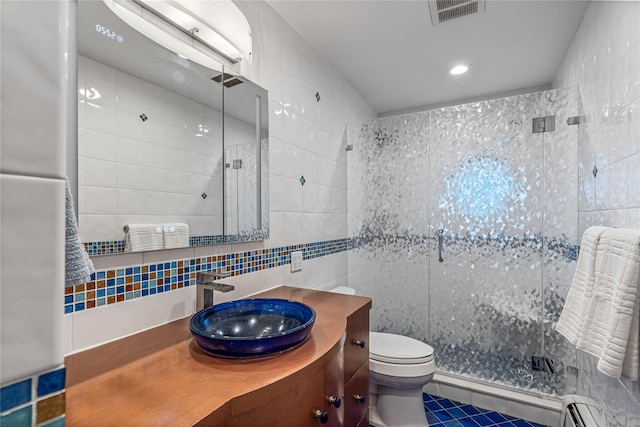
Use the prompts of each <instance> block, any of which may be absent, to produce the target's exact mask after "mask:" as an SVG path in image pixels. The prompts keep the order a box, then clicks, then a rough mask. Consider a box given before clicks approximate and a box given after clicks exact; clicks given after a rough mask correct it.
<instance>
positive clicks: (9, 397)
mask: <svg viewBox="0 0 640 427" xmlns="http://www.w3.org/2000/svg"><path fill="white" fill-rule="evenodd" d="M30 400H31V378H29V379H26V380H23V381H20V382H17V383H15V384H11V385H8V386H6V387H2V389H0V412H4V411H6V410H8V409H11V408H15V407H16V406H18V405H22V404H23V403H26V402H29V401H30Z"/></svg>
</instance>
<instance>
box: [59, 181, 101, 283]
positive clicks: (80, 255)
mask: <svg viewBox="0 0 640 427" xmlns="http://www.w3.org/2000/svg"><path fill="white" fill-rule="evenodd" d="M65 193H66V194H65V198H66V200H65V205H64V207H65V247H64V255H65V263H64V276H65V277H64V281H65V283H64V285H65V287H66V286H75V285H79V284H81V283H85V282H88V281H89V278H90V276H91V274H92V273H95V271H96V270H95V268H94V267H93V262H91V259H90V258H89V255H88V254H87V251H86V250H85V249H84V246H83V245H82V243H81V242H80V237H79V235H78V222H77V221H76V213H75V211H74V209H73V197H72V196H71V188H69V181H66V182H65Z"/></svg>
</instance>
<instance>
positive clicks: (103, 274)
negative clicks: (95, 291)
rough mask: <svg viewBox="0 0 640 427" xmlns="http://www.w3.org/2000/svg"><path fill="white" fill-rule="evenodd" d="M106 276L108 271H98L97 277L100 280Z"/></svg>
mask: <svg viewBox="0 0 640 427" xmlns="http://www.w3.org/2000/svg"><path fill="white" fill-rule="evenodd" d="M105 277H106V273H105V272H104V271H98V273H97V274H96V278H97V279H98V280H104V278H105Z"/></svg>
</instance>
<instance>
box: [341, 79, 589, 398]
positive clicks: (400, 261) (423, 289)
mask: <svg viewBox="0 0 640 427" xmlns="http://www.w3.org/2000/svg"><path fill="white" fill-rule="evenodd" d="M577 115H579V114H578V100H577V90H576V89H560V90H553V91H547V92H538V93H531V94H525V95H519V96H513V97H508V98H501V99H495V100H488V101H482V102H476V103H471V104H465V105H458V106H453V107H446V108H440V109H436V110H430V111H427V112H422V113H414V114H409V115H402V116H395V117H389V118H384V119H378V120H374V121H370V122H367V123H366V124H364V125H362V124H360V125H357V126H351V127H350V128H349V133H348V138H349V144H352V145H353V151H352V152H350V153H349V155H348V161H349V163H348V179H349V181H348V183H349V190H348V191H349V193H348V197H349V199H348V201H349V206H348V221H349V236H350V237H351V245H352V246H351V247H352V249H351V250H350V251H349V285H350V286H352V287H354V288H356V290H357V291H358V292H359V293H361V294H363V295H370V296H372V297H373V311H372V316H371V319H372V327H373V328H374V329H375V330H380V331H388V332H394V333H402V334H405V335H409V336H412V337H414V338H417V339H420V340H423V341H425V342H427V343H429V344H431V345H432V346H433V347H434V349H435V357H436V364H437V366H438V369H439V370H440V371H444V372H448V373H452V374H456V375H462V376H467V377H470V378H474V379H480V380H486V381H491V382H494V383H501V384H504V385H508V386H513V387H517V388H521V389H527V390H535V391H541V392H544V393H548V394H564V393H566V392H570V391H572V389H573V387H574V383H575V379H574V378H573V376H572V375H570V374H567V366H572V365H575V352H574V351H572V349H571V348H569V346H567V344H566V342H565V341H564V339H563V338H561V337H559V336H558V334H556V333H555V331H554V329H553V326H554V325H555V321H556V320H557V318H558V316H559V315H560V312H561V310H562V306H563V303H564V298H565V297H566V293H567V291H568V287H569V284H570V282H571V277H572V275H573V269H574V264H575V254H576V251H575V245H576V244H577V235H576V234H577V208H578V206H577V194H578V191H577V182H578V178H577V177H578V173H577V166H578V165H577V147H578V141H577V136H578V127H577V126H569V125H568V124H567V118H568V117H570V116H577ZM545 116H554V122H555V123H554V125H555V130H553V131H551V130H550V128H551V121H552V120H551V119H548V120H549V122H548V123H546V121H545V125H546V126H547V128H546V131H545V132H540V133H534V132H533V124H532V121H533V119H534V118H540V117H545ZM440 242H442V244H440ZM440 260H442V261H440ZM532 356H543V357H548V358H550V359H552V360H553V362H555V365H554V366H553V371H554V372H553V373H551V372H541V371H534V370H532V367H531V358H532Z"/></svg>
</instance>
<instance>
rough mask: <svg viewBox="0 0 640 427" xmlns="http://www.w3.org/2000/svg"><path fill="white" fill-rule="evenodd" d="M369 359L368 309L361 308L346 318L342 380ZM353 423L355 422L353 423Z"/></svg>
mask: <svg viewBox="0 0 640 427" xmlns="http://www.w3.org/2000/svg"><path fill="white" fill-rule="evenodd" d="M368 360H369V310H367V309H361V310H359V311H357V312H356V313H354V314H352V315H351V316H349V318H348V319H347V340H346V341H345V343H344V382H345V383H346V382H348V381H349V379H351V377H352V376H353V374H355V372H356V371H357V370H358V369H359V368H360V367H361V366H362V364H363V363H364V362H366V361H368ZM354 425H355V424H354Z"/></svg>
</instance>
